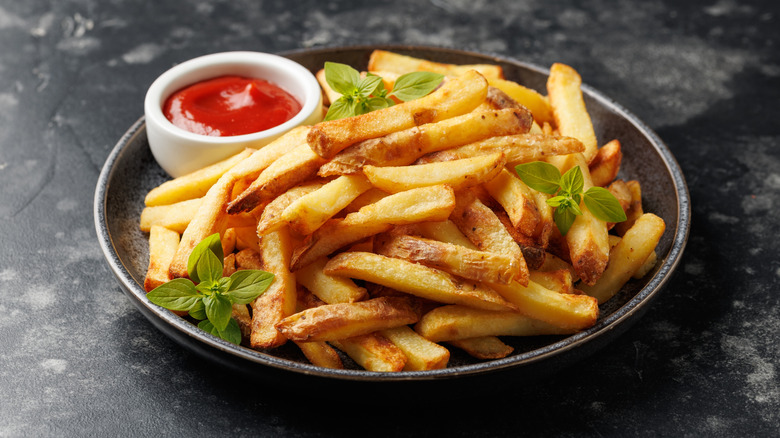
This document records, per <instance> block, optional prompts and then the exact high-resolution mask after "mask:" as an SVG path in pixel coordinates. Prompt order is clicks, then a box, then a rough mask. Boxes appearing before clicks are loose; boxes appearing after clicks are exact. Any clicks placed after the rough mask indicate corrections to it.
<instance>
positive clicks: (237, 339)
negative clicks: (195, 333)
mask: <svg viewBox="0 0 780 438" xmlns="http://www.w3.org/2000/svg"><path fill="white" fill-rule="evenodd" d="M198 328H199V329H201V330H203V331H205V332H208V333H210V334H212V335H214V336H216V337H218V338H222V339H224V340H226V341H228V342H231V343H233V344H236V345H240V344H241V329H240V328H239V327H238V322H236V320H235V319H233V318H230V321H228V324H227V326H226V327H225V329H224V330H219V329H217V327H216V326H215V325H214V324H213V323H212V322H211V321H209V320H204V321H201V322H200V323H198Z"/></svg>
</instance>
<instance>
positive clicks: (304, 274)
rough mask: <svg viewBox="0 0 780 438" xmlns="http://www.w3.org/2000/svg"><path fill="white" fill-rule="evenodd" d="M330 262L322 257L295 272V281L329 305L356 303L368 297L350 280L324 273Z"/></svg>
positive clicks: (364, 290) (363, 290)
mask: <svg viewBox="0 0 780 438" xmlns="http://www.w3.org/2000/svg"><path fill="white" fill-rule="evenodd" d="M328 260H329V259H328V258H327V257H321V258H319V259H317V260H315V261H314V262H312V263H310V264H308V265H306V266H304V267H302V268H301V269H299V270H297V271H295V279H296V280H297V281H298V283H299V284H301V285H303V286H304V287H306V289H308V290H309V291H310V292H311V293H313V294H314V295H316V296H317V298H319V299H321V300H322V301H324V302H326V303H328V304H336V303H354V302H355V301H360V300H362V299H363V298H364V297H365V296H366V289H365V288H363V287H358V286H357V285H356V284H355V282H353V281H352V280H350V279H349V278H346V277H337V276H333V275H328V274H325V273H324V272H322V270H323V269H324V268H325V265H326V264H327V263H328Z"/></svg>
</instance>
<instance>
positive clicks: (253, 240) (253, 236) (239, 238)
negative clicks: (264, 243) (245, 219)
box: [232, 227, 263, 254]
mask: <svg viewBox="0 0 780 438" xmlns="http://www.w3.org/2000/svg"><path fill="white" fill-rule="evenodd" d="M232 230H233V232H234V233H235V236H236V249H238V250H239V251H240V250H243V249H246V248H249V249H251V250H252V251H255V252H256V253H258V254H262V253H263V249H262V248H261V247H260V237H259V236H258V235H257V233H256V232H255V228H254V227H242V228H233V229H232Z"/></svg>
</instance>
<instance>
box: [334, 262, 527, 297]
mask: <svg viewBox="0 0 780 438" xmlns="http://www.w3.org/2000/svg"><path fill="white" fill-rule="evenodd" d="M323 271H324V272H325V273H326V274H330V275H339V276H345V277H350V278H357V279H360V280H365V281H370V282H372V283H377V284H380V285H382V286H387V287H389V288H392V289H396V290H399V291H401V292H406V293H408V294H411V295H415V296H418V297H420V298H426V299H429V300H433V301H438V302H440V303H448V304H463V305H465V306H471V307H476V308H482V309H490V310H507V309H513V308H514V306H513V305H511V304H509V303H508V302H507V301H506V300H505V299H503V298H502V297H501V296H500V295H499V294H498V293H496V292H495V291H493V290H492V289H490V288H488V287H485V286H483V285H482V284H480V283H475V282H473V281H468V280H463V279H460V278H458V277H455V276H453V275H450V274H448V273H446V272H444V271H440V270H438V269H434V268H429V267H427V266H423V265H418V264H416V263H412V262H409V261H407V260H402V259H394V258H389V257H385V256H381V255H378V254H374V253H369V252H344V253H341V254H339V255H337V256H335V257H333V258H332V259H331V260H330V261H329V262H328V264H327V265H325V269H324V270H323Z"/></svg>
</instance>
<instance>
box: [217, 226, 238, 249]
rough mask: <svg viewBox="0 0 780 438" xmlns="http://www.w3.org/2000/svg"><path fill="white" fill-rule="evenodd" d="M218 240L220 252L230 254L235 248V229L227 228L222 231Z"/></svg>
mask: <svg viewBox="0 0 780 438" xmlns="http://www.w3.org/2000/svg"><path fill="white" fill-rule="evenodd" d="M219 240H220V242H221V243H222V254H230V253H232V252H233V251H234V250H235V249H236V230H235V229H234V228H227V229H226V230H225V232H224V233H222V234H221V235H220V239H219Z"/></svg>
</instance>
